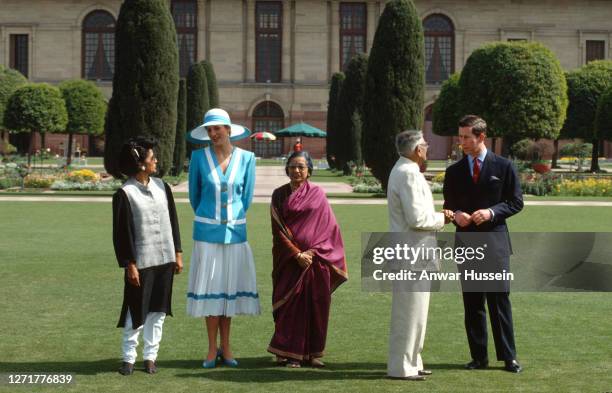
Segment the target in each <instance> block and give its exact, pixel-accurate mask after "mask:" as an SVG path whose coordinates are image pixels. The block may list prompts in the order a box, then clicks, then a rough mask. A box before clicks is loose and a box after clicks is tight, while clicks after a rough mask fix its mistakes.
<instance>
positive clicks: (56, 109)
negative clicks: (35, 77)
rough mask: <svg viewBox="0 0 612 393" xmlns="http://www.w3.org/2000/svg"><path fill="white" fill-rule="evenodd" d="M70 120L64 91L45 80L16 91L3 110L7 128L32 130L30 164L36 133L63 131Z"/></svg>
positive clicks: (29, 146) (29, 131)
mask: <svg viewBox="0 0 612 393" xmlns="http://www.w3.org/2000/svg"><path fill="white" fill-rule="evenodd" d="M67 123H68V113H67V112H66V105H65V104H64V99H63V98H62V94H61V93H60V91H59V89H58V88H57V87H54V86H51V85H49V84H46V83H30V84H27V85H25V86H22V87H20V88H18V89H17V90H15V92H14V93H13V95H11V97H10V98H9V101H8V104H7V106H6V111H5V113H4V124H5V126H6V127H7V128H8V129H10V130H13V131H17V132H28V133H30V141H29V145H28V166H29V165H30V162H31V155H32V141H33V138H34V133H35V132H38V133H41V134H42V133H45V132H62V131H64V130H65V129H66V124H67Z"/></svg>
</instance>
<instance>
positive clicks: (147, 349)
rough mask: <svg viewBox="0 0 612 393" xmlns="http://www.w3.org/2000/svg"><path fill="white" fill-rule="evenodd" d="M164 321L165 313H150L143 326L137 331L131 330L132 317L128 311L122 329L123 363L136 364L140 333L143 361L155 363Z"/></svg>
mask: <svg viewBox="0 0 612 393" xmlns="http://www.w3.org/2000/svg"><path fill="white" fill-rule="evenodd" d="M164 319H166V313H163V312H150V313H148V314H147V318H146V320H145V323H144V325H141V326H139V327H138V328H137V329H132V316H131V315H130V311H129V310H128V312H127V316H126V317H125V327H124V328H123V345H122V350H123V361H124V362H128V363H132V364H134V363H136V357H137V354H136V347H137V346H138V336H139V335H140V332H141V331H142V332H143V334H142V338H143V340H144V350H143V353H142V354H143V358H144V360H152V361H155V359H157V352H158V351H159V342H160V341H161V338H162V328H163V325H164Z"/></svg>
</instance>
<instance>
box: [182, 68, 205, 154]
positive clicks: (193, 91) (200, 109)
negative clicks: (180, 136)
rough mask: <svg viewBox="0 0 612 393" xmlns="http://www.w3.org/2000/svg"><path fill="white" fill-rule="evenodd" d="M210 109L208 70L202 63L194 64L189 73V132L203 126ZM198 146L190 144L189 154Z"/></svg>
mask: <svg viewBox="0 0 612 393" xmlns="http://www.w3.org/2000/svg"><path fill="white" fill-rule="evenodd" d="M209 108H210V98H209V94H208V82H207V81H206V70H205V69H204V66H203V65H202V63H201V62H200V63H194V64H192V65H191V66H190V67H189V72H188V73H187V130H188V131H190V130H193V129H194V128H195V127H197V126H199V125H200V124H202V120H203V119H204V114H205V113H206V111H208V109H209ZM195 148H196V145H194V144H193V143H191V142H189V143H188V144H187V153H188V155H191V151H192V150H193V149H195Z"/></svg>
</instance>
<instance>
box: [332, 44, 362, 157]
mask: <svg viewBox="0 0 612 393" xmlns="http://www.w3.org/2000/svg"><path fill="white" fill-rule="evenodd" d="M367 71H368V57H367V56H366V55H364V54H359V55H356V56H355V57H353V58H352V59H351V60H350V61H349V63H348V65H347V68H346V73H345V75H346V79H345V80H344V83H343V84H342V91H341V92H340V99H339V100H338V109H337V117H336V124H337V129H338V139H339V141H340V143H339V144H338V149H337V150H338V161H339V163H338V165H339V166H340V167H341V168H344V166H345V164H346V163H347V162H349V161H353V162H354V163H355V164H361V139H362V138H361V117H362V115H361V113H362V110H363V101H364V94H365V81H366V74H367ZM354 121H357V122H358V123H359V124H355V123H354ZM356 133H359V135H356Z"/></svg>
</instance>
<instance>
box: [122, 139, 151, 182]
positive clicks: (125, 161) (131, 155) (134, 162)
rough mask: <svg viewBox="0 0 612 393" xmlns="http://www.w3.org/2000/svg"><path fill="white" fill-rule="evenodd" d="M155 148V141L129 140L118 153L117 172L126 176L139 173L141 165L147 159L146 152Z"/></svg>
mask: <svg viewBox="0 0 612 393" xmlns="http://www.w3.org/2000/svg"><path fill="white" fill-rule="evenodd" d="M156 147H157V141H156V140H155V139H152V138H147V137H142V136H139V137H136V138H131V139H129V140H128V141H127V142H125V143H124V144H123V147H121V152H120V153H119V170H120V171H121V173H123V174H124V175H126V176H134V175H136V174H137V173H138V172H140V167H141V166H142V163H143V162H144V160H145V159H146V158H147V152H148V151H149V150H150V149H154V148H156Z"/></svg>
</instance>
